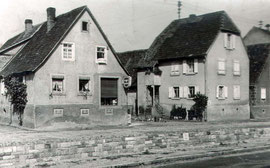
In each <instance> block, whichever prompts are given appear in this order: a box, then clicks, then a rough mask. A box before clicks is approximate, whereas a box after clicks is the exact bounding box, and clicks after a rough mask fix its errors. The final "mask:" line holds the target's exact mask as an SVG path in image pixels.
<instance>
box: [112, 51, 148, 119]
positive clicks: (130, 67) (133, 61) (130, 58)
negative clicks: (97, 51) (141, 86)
mask: <svg viewBox="0 0 270 168" xmlns="http://www.w3.org/2000/svg"><path fill="white" fill-rule="evenodd" d="M146 52H147V50H146V49H142V50H134V51H126V52H121V53H120V52H119V53H117V55H118V57H119V58H120V60H121V62H122V63H123V65H124V67H125V68H126V70H127V71H128V72H129V74H130V75H131V77H132V84H131V86H130V87H129V89H128V90H127V95H128V105H129V107H131V114H133V115H135V114H138V105H137V102H138V100H137V71H136V69H135V68H136V67H137V64H138V62H139V61H140V60H141V59H142V58H143V57H144V56H145V53H146Z"/></svg>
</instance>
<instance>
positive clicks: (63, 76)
mask: <svg viewBox="0 0 270 168" xmlns="http://www.w3.org/2000/svg"><path fill="white" fill-rule="evenodd" d="M53 79H63V84H62V85H63V86H62V91H59V92H58V91H53ZM50 80H51V93H52V94H65V90H66V88H65V87H66V85H65V75H63V74H53V75H51V79H50Z"/></svg>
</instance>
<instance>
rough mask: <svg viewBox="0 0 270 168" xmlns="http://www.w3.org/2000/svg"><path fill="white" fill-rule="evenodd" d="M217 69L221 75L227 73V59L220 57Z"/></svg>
mask: <svg viewBox="0 0 270 168" xmlns="http://www.w3.org/2000/svg"><path fill="white" fill-rule="evenodd" d="M217 69H218V74H219V75H226V60H225V59H222V58H219V59H218V63H217Z"/></svg>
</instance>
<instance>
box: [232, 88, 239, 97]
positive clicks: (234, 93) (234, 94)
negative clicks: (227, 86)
mask: <svg viewBox="0 0 270 168" xmlns="http://www.w3.org/2000/svg"><path fill="white" fill-rule="evenodd" d="M233 98H234V99H240V86H239V85H234V86H233Z"/></svg>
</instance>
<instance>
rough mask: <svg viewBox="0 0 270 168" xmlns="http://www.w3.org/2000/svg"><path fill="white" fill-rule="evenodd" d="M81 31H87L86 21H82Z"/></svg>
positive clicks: (87, 24)
mask: <svg viewBox="0 0 270 168" xmlns="http://www.w3.org/2000/svg"><path fill="white" fill-rule="evenodd" d="M82 31H87V32H88V31H89V23H88V22H86V21H82Z"/></svg>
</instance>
